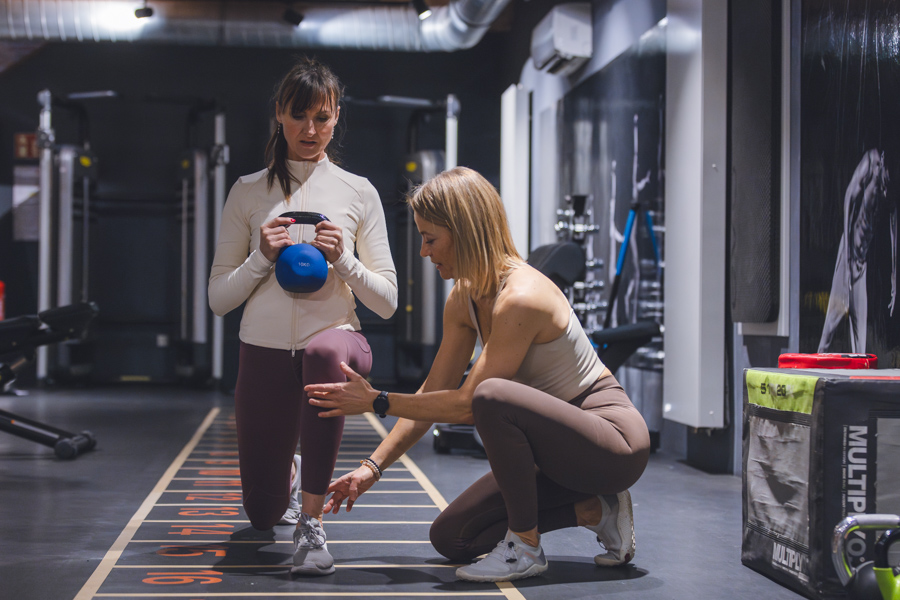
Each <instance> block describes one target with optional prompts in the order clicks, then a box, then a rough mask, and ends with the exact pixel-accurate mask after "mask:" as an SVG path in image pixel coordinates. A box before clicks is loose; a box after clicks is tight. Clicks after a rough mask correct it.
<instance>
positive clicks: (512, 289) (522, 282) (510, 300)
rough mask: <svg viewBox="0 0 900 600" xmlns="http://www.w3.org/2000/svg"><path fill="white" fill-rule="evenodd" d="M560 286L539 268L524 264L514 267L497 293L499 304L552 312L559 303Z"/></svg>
mask: <svg viewBox="0 0 900 600" xmlns="http://www.w3.org/2000/svg"><path fill="white" fill-rule="evenodd" d="M558 295H559V288H557V287H556V285H555V284H554V283H553V282H552V281H550V280H549V279H547V278H546V277H545V276H544V275H542V274H541V273H540V272H539V271H538V270H536V269H535V268H533V267H531V266H529V265H523V266H521V267H519V268H517V269H513V270H512V271H511V272H510V274H509V276H508V277H507V278H506V283H505V284H504V285H503V289H502V290H500V293H499V294H498V295H497V304H498V305H502V306H503V307H504V308H507V309H515V308H519V309H524V310H529V311H538V312H552V311H553V310H554V309H555V307H556V305H557V304H558V303H559V302H558V300H560V298H558V297H557V296H558Z"/></svg>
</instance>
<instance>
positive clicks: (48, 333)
mask: <svg viewBox="0 0 900 600" xmlns="http://www.w3.org/2000/svg"><path fill="white" fill-rule="evenodd" d="M96 315H97V306H96V305H95V304H94V303H92V302H84V303H80V304H73V305H69V306H63V307H60V308H52V309H49V310H45V311H42V312H40V313H38V314H37V315H27V316H21V317H15V318H12V319H7V320H5V321H0V389H3V388H5V387H6V385H7V384H9V383H12V382H13V381H14V380H15V379H16V375H17V374H18V373H19V372H20V371H22V370H23V369H24V368H26V367H27V366H28V365H29V364H31V362H32V361H33V360H34V357H35V350H36V349H37V348H41V347H43V346H46V345H47V344H55V343H57V342H62V341H66V340H73V339H78V338H80V337H81V336H83V335H84V332H85V330H86V329H87V326H88V324H89V323H90V322H91V320H92V319H93V318H94V317H95V316H96ZM0 431H6V432H7V433H11V434H13V435H17V436H19V437H22V438H25V439H27V440H31V441H33V442H37V443H39V444H43V445H44V446H49V447H50V448H53V451H54V453H55V454H56V456H57V457H58V458H62V459H71V458H76V457H77V456H78V455H79V454H82V453H84V452H87V451H88V450H91V449H92V448H93V447H94V446H95V445H96V444H97V440H96V438H95V437H94V435H93V434H92V433H91V432H90V431H82V432H81V433H79V434H75V433H71V432H69V431H66V430H64V429H59V428H57V427H54V426H52V425H47V424H46V423H41V422H39V421H33V420H31V419H27V418H25V417H22V416H19V415H16V414H13V413H11V412H8V411H5V410H0Z"/></svg>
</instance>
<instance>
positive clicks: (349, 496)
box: [323, 467, 378, 515]
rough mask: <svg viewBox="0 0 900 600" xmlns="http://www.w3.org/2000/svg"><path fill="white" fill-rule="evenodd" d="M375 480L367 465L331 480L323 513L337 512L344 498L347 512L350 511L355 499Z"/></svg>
mask: <svg viewBox="0 0 900 600" xmlns="http://www.w3.org/2000/svg"><path fill="white" fill-rule="evenodd" d="M376 481H378V480H377V479H375V474H374V473H373V472H372V470H371V469H369V468H368V467H359V468H358V469H356V470H355V471H353V472H352V473H347V474H346V475H344V476H343V477H341V478H340V479H338V480H336V481H334V482H332V484H331V485H329V486H328V492H327V493H329V494H331V498H329V499H328V502H327V503H325V508H324V509H323V512H324V514H326V515H327V514H328V513H334V514H338V512H339V511H340V510H341V504H343V502H344V500H346V501H347V512H350V509H351V508H353V503H354V502H356V499H357V498H359V497H360V496H361V495H362V494H363V492H365V491H366V490H368V489H369V488H370V487H372V485H374V483H375V482H376Z"/></svg>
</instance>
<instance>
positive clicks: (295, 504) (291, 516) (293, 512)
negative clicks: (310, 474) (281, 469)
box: [278, 454, 300, 525]
mask: <svg viewBox="0 0 900 600" xmlns="http://www.w3.org/2000/svg"><path fill="white" fill-rule="evenodd" d="M294 467H296V469H295V471H296V474H295V475H294V480H293V481H292V482H291V500H290V503H289V504H288V507H287V510H286V511H284V516H283V517H281V520H280V521H278V524H279V525H296V524H297V521H299V520H300V455H299V454H295V455H294Z"/></svg>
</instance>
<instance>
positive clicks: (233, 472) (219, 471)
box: [198, 469, 241, 477]
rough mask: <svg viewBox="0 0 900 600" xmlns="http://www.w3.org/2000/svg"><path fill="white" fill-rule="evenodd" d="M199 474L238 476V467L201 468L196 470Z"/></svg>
mask: <svg viewBox="0 0 900 600" xmlns="http://www.w3.org/2000/svg"><path fill="white" fill-rule="evenodd" d="M198 473H199V474H200V475H206V476H210V477H240V476H241V471H240V469H201V470H200V471H198Z"/></svg>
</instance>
